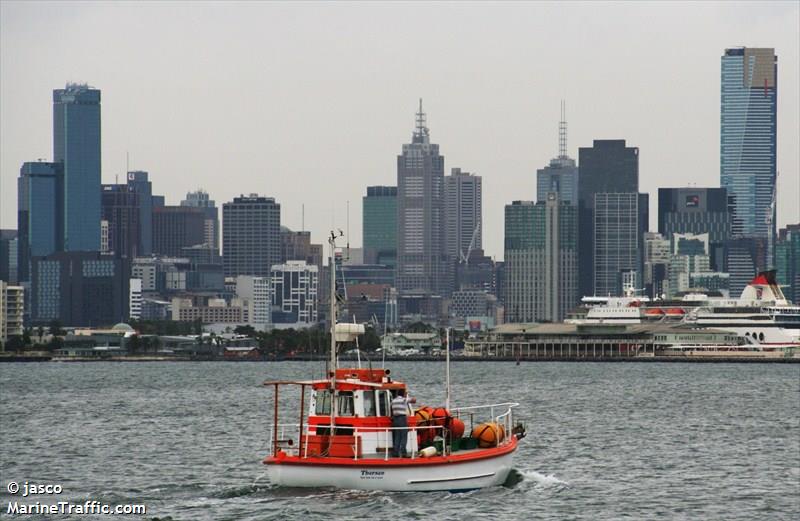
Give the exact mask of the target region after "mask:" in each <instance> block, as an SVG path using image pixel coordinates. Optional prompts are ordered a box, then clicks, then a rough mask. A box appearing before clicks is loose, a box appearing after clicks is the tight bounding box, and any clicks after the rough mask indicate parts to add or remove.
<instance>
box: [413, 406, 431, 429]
mask: <svg viewBox="0 0 800 521" xmlns="http://www.w3.org/2000/svg"><path fill="white" fill-rule="evenodd" d="M426 409H430V407H427V408H426V407H423V408H421V409H417V410H416V411H415V412H414V417H415V418H416V419H417V425H428V424H429V423H430V421H431V413H430V411H428V410H426Z"/></svg>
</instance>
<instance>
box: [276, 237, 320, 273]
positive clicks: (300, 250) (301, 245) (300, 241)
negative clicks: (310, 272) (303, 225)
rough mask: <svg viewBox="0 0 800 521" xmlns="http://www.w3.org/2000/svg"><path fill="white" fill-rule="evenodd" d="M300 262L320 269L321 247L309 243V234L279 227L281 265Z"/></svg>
mask: <svg viewBox="0 0 800 521" xmlns="http://www.w3.org/2000/svg"><path fill="white" fill-rule="evenodd" d="M290 260H302V261H306V262H307V263H308V264H312V265H314V266H317V267H319V268H320V269H321V268H322V245H321V244H312V243H311V232H309V231H300V232H296V231H294V230H290V229H289V228H287V227H286V226H281V263H285V262H286V261H290Z"/></svg>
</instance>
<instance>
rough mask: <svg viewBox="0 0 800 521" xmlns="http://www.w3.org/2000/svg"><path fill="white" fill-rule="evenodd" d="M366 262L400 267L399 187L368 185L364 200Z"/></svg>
mask: <svg viewBox="0 0 800 521" xmlns="http://www.w3.org/2000/svg"><path fill="white" fill-rule="evenodd" d="M361 201H362V210H363V211H362V223H363V227H362V230H363V231H364V262H365V263H366V264H384V265H386V266H391V267H392V268H394V267H396V266H397V187H396V186H368V187H367V195H365V196H364V197H363V198H362V199H361Z"/></svg>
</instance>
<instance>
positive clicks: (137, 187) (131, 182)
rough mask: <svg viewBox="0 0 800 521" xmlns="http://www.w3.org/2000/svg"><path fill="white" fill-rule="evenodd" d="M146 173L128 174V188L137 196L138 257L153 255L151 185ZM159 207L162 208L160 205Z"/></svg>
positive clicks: (138, 171) (137, 171)
mask: <svg viewBox="0 0 800 521" xmlns="http://www.w3.org/2000/svg"><path fill="white" fill-rule="evenodd" d="M147 177H148V174H147V172H143V171H141V170H135V171H132V172H128V186H129V187H130V188H131V189H132V190H133V191H134V192H136V193H137V194H138V196H139V248H138V250H139V255H145V256H147V255H150V254H151V253H153V206H154V205H153V185H152V183H151V182H150V181H149V180H148V179H147ZM161 206H164V205H163V204H161Z"/></svg>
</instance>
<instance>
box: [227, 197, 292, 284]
mask: <svg viewBox="0 0 800 521" xmlns="http://www.w3.org/2000/svg"><path fill="white" fill-rule="evenodd" d="M280 230H281V205H280V204H278V203H276V202H275V199H274V198H272V197H259V196H258V195H257V194H250V195H249V196H245V195H242V196H239V197H235V198H234V199H233V201H232V202H228V203H225V204H223V205H222V249H223V256H222V262H223V265H224V267H225V276H226V277H236V276H238V275H256V276H259V277H268V276H270V274H271V270H272V266H274V265H276V264H280V262H281V233H280Z"/></svg>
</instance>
